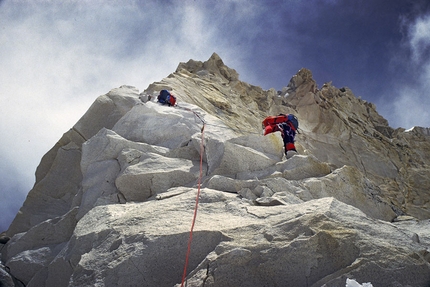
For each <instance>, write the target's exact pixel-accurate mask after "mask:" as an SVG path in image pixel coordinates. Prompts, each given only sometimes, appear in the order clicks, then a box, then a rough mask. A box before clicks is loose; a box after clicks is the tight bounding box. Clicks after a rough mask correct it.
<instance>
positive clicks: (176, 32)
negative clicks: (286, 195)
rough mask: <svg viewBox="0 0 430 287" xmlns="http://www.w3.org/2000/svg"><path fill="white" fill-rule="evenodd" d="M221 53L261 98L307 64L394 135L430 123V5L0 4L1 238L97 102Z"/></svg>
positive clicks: (412, 1) (188, 0) (420, 1)
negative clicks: (50, 159)
mask: <svg viewBox="0 0 430 287" xmlns="http://www.w3.org/2000/svg"><path fill="white" fill-rule="evenodd" d="M213 52H216V53H217V54H218V55H219V56H220V57H221V58H222V59H223V61H224V63H225V64H226V65H227V66H229V67H230V68H233V69H235V70H236V71H237V72H238V73H239V75H240V76H239V77H240V80H242V81H245V82H247V83H249V84H252V85H256V86H260V87H262V88H263V89H266V90H267V89H269V88H275V89H277V90H281V89H282V88H283V87H285V86H287V85H288V82H289V80H290V79H291V77H292V76H293V75H295V74H296V73H297V71H298V70H300V69H301V68H303V67H304V68H308V69H310V70H311V71H312V73H313V77H314V79H315V80H316V82H317V84H318V86H319V87H321V86H322V85H323V84H324V83H325V82H330V81H331V82H332V84H333V85H334V86H336V87H338V88H341V87H349V88H350V89H351V90H352V92H353V93H354V94H355V95H356V96H357V97H360V98H361V99H363V100H366V101H368V102H372V103H374V104H375V105H376V107H377V111H378V112H379V113H380V114H381V115H382V116H383V117H384V118H386V119H387V120H388V121H389V124H390V126H391V127H393V128H398V127H403V128H406V129H408V128H410V127H412V126H422V127H429V126H430V113H429V109H430V95H429V91H430V1H428V0H372V1H370V0H306V1H300V0H284V1H280V0H279V1H274V0H265V1H262V0H261V1H260V0H217V1H210V0H172V1H162V0H158V1H157V0H152V1H151V0H145V1H143V0H142V1H138V0H136V1H131V0H130V1H127V0H118V1H101V0H80V1H78V0H75V1H72V0H69V1H49V0H27V1H24V0H9V1H8V0H0V109H1V112H0V134H1V137H0V197H1V201H0V210H2V213H3V214H2V216H0V232H1V231H3V230H6V229H7V228H8V226H9V224H10V222H11V221H12V219H13V218H14V216H15V215H16V213H17V211H18V210H19V208H20V207H21V206H22V204H23V201H24V200H25V197H26V195H27V193H28V191H29V190H30V189H31V188H32V186H33V184H34V180H35V176H34V173H35V171H36V167H37V165H38V164H39V163H40V160H41V158H42V156H43V155H44V154H45V153H46V152H47V151H48V150H49V149H50V148H51V147H52V146H53V145H54V144H55V143H56V142H57V141H58V140H59V139H60V138H61V136H62V135H63V133H65V132H66V131H68V130H69V129H70V128H71V127H72V126H73V125H74V124H75V123H76V122H77V121H78V120H79V118H80V117H81V116H82V115H83V114H84V113H85V112H86V110H87V109H88V108H89V107H90V105H91V104H92V103H93V102H94V100H95V99H96V98H97V97H98V96H99V95H103V94H106V93H107V92H109V91H110V90H111V89H113V88H117V87H119V86H121V85H131V86H135V87H136V88H138V89H139V91H143V90H145V89H146V88H147V87H148V86H149V84H151V83H153V82H156V81H160V80H161V79H163V78H165V77H167V76H168V75H169V74H170V73H172V72H174V71H175V70H176V67H177V66H178V64H179V63H180V62H187V61H188V60H189V59H194V60H198V61H206V60H207V59H208V58H209V57H210V56H211V55H212V53H213Z"/></svg>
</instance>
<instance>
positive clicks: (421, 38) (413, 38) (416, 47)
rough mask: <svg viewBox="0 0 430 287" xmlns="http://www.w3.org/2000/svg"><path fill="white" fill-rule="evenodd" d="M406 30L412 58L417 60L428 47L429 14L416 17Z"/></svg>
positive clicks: (429, 47)
mask: <svg viewBox="0 0 430 287" xmlns="http://www.w3.org/2000/svg"><path fill="white" fill-rule="evenodd" d="M408 30H409V31H408V32H409V44H410V48H411V51H412V59H413V60H414V61H416V62H419V61H421V60H422V57H423V56H424V57H425V56H426V55H425V54H426V52H427V53H428V52H429V49H430V15H426V16H422V17H419V18H417V19H416V20H415V22H413V23H412V25H410V26H409V29H408ZM427 60H428V59H427Z"/></svg>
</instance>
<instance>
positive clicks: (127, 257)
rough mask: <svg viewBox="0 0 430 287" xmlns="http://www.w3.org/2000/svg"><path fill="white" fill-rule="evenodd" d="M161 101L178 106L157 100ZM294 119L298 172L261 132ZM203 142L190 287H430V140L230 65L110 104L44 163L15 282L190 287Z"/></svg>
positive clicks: (348, 99)
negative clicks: (261, 82)
mask: <svg viewBox="0 0 430 287" xmlns="http://www.w3.org/2000/svg"><path fill="white" fill-rule="evenodd" d="M161 89H168V90H170V91H172V93H173V94H174V95H175V96H176V97H177V99H178V107H176V108H172V107H166V106H160V105H159V104H157V103H155V102H154V98H155V96H156V95H157V94H158V92H159V91H160V90H161ZM279 113H294V114H295V115H297V117H298V118H299V121H300V134H299V135H298V136H297V138H296V139H297V144H296V146H297V148H298V151H299V154H298V155H295V156H293V157H292V158H290V159H288V160H285V158H283V151H282V140H281V138H280V136H279V135H277V134H271V135H268V136H262V135H261V129H260V127H261V121H262V120H263V119H264V118H265V117H266V116H267V115H274V114H279ZM201 119H203V120H204V122H205V126H204V130H202V127H203V122H202V121H201ZM202 132H204V137H203V146H204V150H203V153H202V157H203V163H202V173H203V178H202V186H201V195H200V203H199V210H198V216H197V222H196V225H195V229H194V233H193V242H192V246H191V254H190V261H189V266H188V271H189V272H188V277H187V284H188V285H187V286H286V285H287V286H324V285H325V286H345V281H346V279H347V278H355V279H357V280H358V281H359V282H372V283H373V284H374V286H428V285H429V284H430V253H429V244H430V229H429V227H430V226H429V224H430V223H429V218H430V211H429V210H430V209H429V207H430V206H429V199H430V194H429V193H428V190H429V187H430V181H429V180H428V178H429V175H430V168H429V166H430V165H429V163H430V131H429V129H428V128H421V127H415V128H413V129H411V130H404V129H396V130H394V129H392V128H391V127H389V125H388V123H387V121H386V120H385V119H384V118H383V117H381V116H380V115H379V114H378V113H377V111H376V108H375V106H374V105H373V104H371V103H368V102H366V101H363V100H360V99H358V98H356V97H355V96H354V95H353V93H352V91H351V90H349V89H348V88H340V89H338V88H336V87H334V86H332V85H331V84H330V83H326V84H324V85H323V86H322V87H321V88H320V89H319V88H318V86H317V84H316V83H315V81H314V80H313V78H312V74H311V72H310V71H309V70H307V69H301V70H300V71H299V72H298V73H297V74H296V75H294V76H293V77H292V78H291V80H290V82H289V84H288V85H287V87H285V88H284V89H283V90H282V91H280V92H277V91H275V90H274V89H270V90H268V91H265V90H263V89H261V88H260V87H257V86H253V85H250V84H247V83H245V82H242V81H240V80H239V75H238V73H237V72H236V71H235V70H234V69H231V68H229V67H227V66H225V65H224V63H223V61H222V60H221V58H220V57H219V56H218V55H217V54H213V55H212V56H211V57H210V58H209V59H208V61H206V62H200V61H194V60H190V61H188V62H187V63H180V64H179V65H178V68H177V70H176V71H175V72H174V73H172V74H170V75H169V76H168V77H167V78H165V79H163V80H162V81H160V82H156V83H153V84H151V85H149V87H148V88H147V89H146V90H144V91H143V92H141V93H139V90H138V89H136V88H134V87H130V86H121V87H120V88H116V89H113V90H111V91H110V92H109V93H107V94H106V95H102V96H100V97H98V98H97V100H96V101H95V102H94V104H93V105H92V106H91V107H90V108H89V110H88V111H87V112H86V113H85V115H84V116H83V117H82V118H81V119H80V120H79V121H78V122H77V123H76V124H75V126H74V127H73V128H72V129H71V130H69V131H68V132H66V133H65V134H64V135H63V137H62V138H61V139H60V140H59V142H58V143H57V144H56V145H55V146H54V147H53V148H52V149H51V150H50V151H48V153H47V154H46V155H45V156H44V157H43V158H42V160H41V163H40V165H39V166H38V168H37V171H36V183H35V185H34V187H33V189H32V190H31V191H30V192H29V194H28V196H27V199H26V201H25V202H24V205H23V206H22V208H21V209H20V211H19V213H18V214H17V216H16V218H15V219H14V221H13V222H12V224H11V226H10V227H9V229H8V230H7V232H6V235H7V237H10V238H11V239H10V240H9V241H8V242H7V243H6V244H0V246H2V249H1V259H2V262H3V264H4V266H5V267H4V268H0V271H1V272H0V282H1V283H2V284H4V285H5V286H22V285H25V286H175V285H177V286H179V285H180V283H181V275H182V269H183V267H184V260H185V252H186V246H187V240H188V238H189V230H190V224H191V218H192V214H193V211H194V205H195V196H196V192H197V182H198V180H199V175H200V155H201V154H200V153H201V145H202ZM20 284H21V285H20Z"/></svg>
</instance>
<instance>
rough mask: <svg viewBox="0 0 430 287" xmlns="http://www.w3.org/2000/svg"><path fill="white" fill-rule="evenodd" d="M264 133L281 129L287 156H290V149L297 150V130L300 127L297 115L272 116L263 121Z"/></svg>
mask: <svg viewBox="0 0 430 287" xmlns="http://www.w3.org/2000/svg"><path fill="white" fill-rule="evenodd" d="M263 127H264V135H267V134H270V133H273V132H277V131H280V132H281V135H282V139H283V141H284V147H285V156H286V157H287V158H288V154H287V153H288V151H294V152H297V150H296V146H295V145H294V142H295V137H296V131H297V129H298V128H299V122H298V120H297V118H296V116H294V115H292V114H288V115H284V114H280V115H279V116H270V117H267V118H265V119H264V121H263Z"/></svg>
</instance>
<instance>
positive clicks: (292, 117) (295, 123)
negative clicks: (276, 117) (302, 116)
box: [288, 114, 299, 130]
mask: <svg viewBox="0 0 430 287" xmlns="http://www.w3.org/2000/svg"><path fill="white" fill-rule="evenodd" d="M288 120H289V121H290V122H291V123H292V124H293V126H294V128H295V129H296V130H297V129H298V128H299V121H298V120H297V118H296V116H295V115H293V114H289V115H288Z"/></svg>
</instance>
